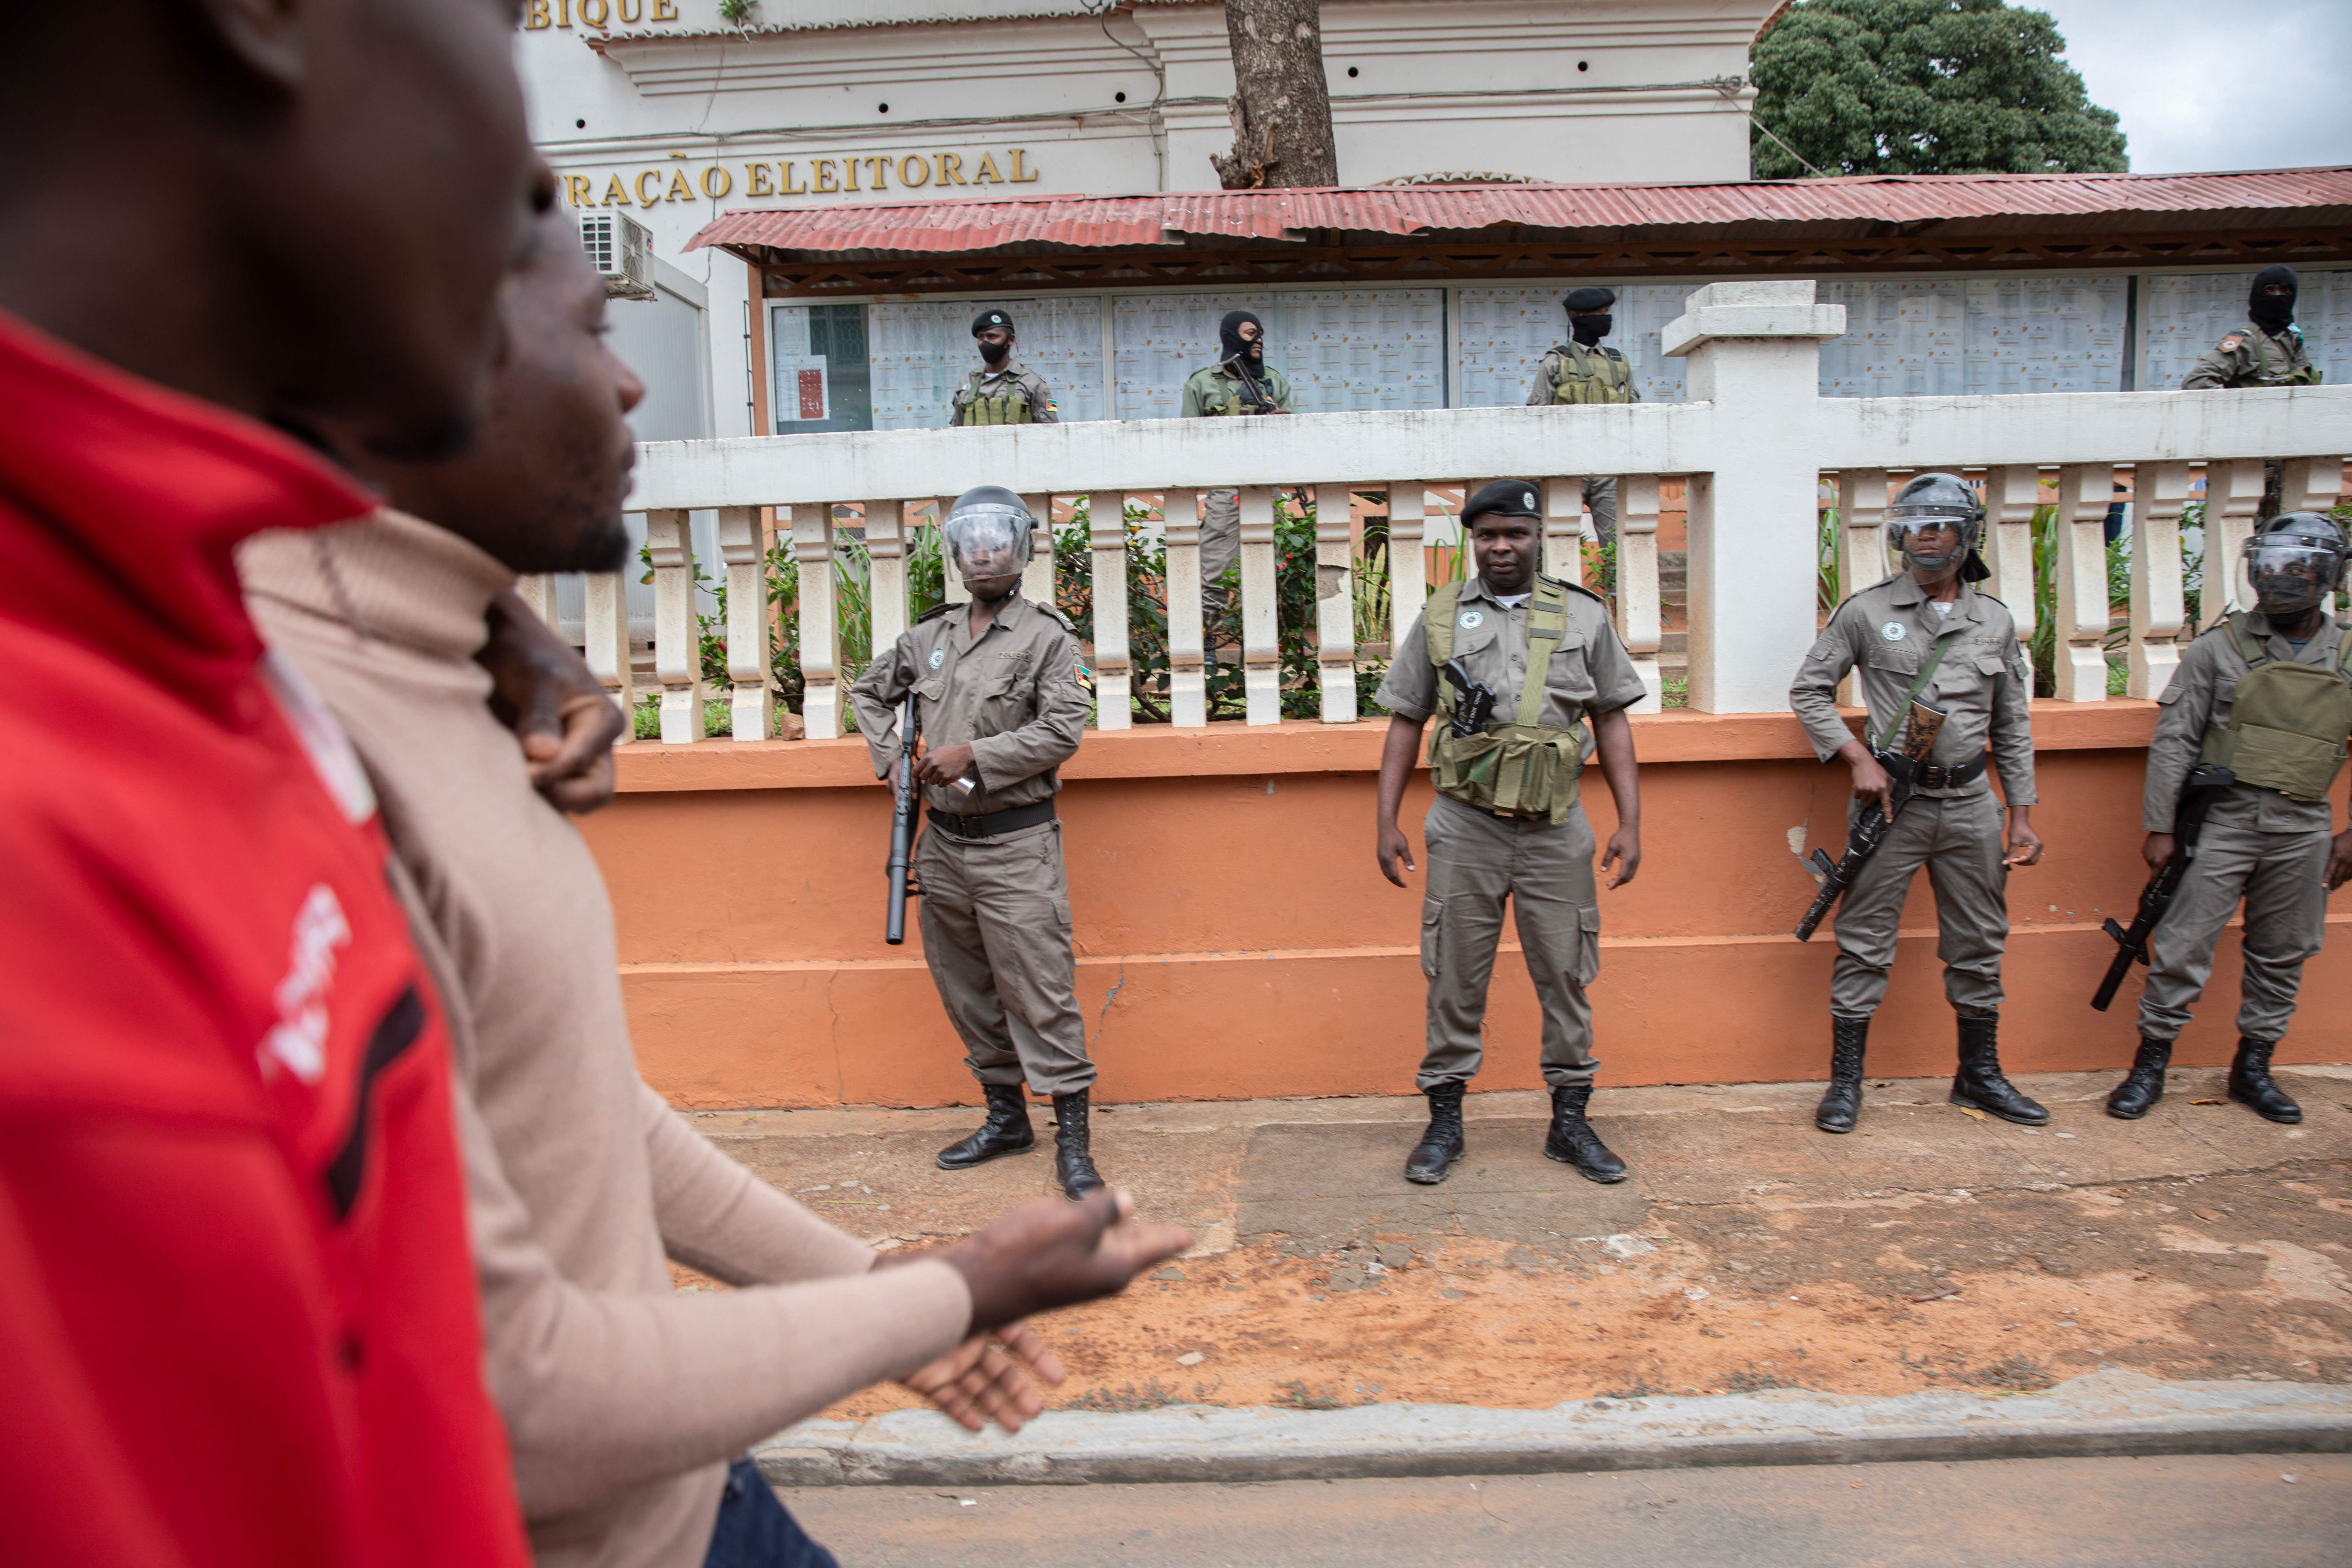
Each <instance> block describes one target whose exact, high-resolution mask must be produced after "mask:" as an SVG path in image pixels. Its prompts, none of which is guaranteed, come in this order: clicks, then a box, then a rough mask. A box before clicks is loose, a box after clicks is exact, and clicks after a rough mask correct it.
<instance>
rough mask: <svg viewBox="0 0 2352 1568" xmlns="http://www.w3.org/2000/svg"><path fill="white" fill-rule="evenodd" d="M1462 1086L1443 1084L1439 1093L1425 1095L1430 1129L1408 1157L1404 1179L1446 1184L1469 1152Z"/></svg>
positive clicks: (1436, 1089) (1431, 1185)
mask: <svg viewBox="0 0 2352 1568" xmlns="http://www.w3.org/2000/svg"><path fill="white" fill-rule="evenodd" d="M1465 1087H1467V1086H1465V1085H1464V1084H1461V1083H1458V1082H1457V1083H1441V1084H1439V1085H1438V1086H1437V1087H1436V1088H1435V1089H1423V1090H1422V1092H1423V1094H1425V1095H1427V1096H1428V1097H1429V1125H1428V1127H1427V1128H1425V1129H1423V1131H1422V1134H1421V1142H1419V1143H1417V1144H1415V1145H1413V1151H1412V1153H1410V1154H1408V1155H1406V1156H1405V1161H1404V1179H1405V1180H1406V1181H1408V1182H1418V1183H1420V1184H1422V1185H1423V1186H1424V1187H1433V1186H1435V1185H1436V1184H1438V1183H1440V1182H1442V1181H1444V1180H1445V1178H1446V1175H1447V1173H1450V1172H1451V1171H1452V1170H1453V1168H1454V1161H1456V1160H1459V1159H1460V1158H1462V1156H1463V1155H1464V1154H1465V1153H1466V1152H1468V1151H1469V1147H1470V1146H1469V1145H1468V1144H1467V1143H1465V1142H1463V1140H1462V1091H1463V1089H1465Z"/></svg>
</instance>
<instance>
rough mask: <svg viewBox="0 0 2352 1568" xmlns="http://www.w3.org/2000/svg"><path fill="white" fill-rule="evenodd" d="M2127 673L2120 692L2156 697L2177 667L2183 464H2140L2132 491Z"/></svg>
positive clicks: (2185, 496)
mask: <svg viewBox="0 0 2352 1568" xmlns="http://www.w3.org/2000/svg"><path fill="white" fill-rule="evenodd" d="M2132 489H2133V497H2132V499H2133V500H2134V502H2135V503H2136V504H2135V505H2134V506H2133V507H2132V552H2131V648H2130V669H2129V673H2128V674H2127V676H2126V679H2125V683H2124V691H2125V693H2126V695H2127V696H2131V697H2161V696H2163V695H2164V689H2165V688H2166V687H2168V686H2169V685H2171V684H2172V672H2173V671H2174V670H2175V669H2176V668H2179V664H2180V650H2179V647H2176V646H2175V644H2174V640H2173V639H2175V638H2176V637H2179V635H2180V628H2181V623H2182V622H2183V620H2185V619H2186V618H2187V615H2188V611H2187V608H2186V606H2185V605H2183V603H2182V601H2181V593H2180V509H2181V508H2182V507H2184V506H2186V505H2187V504H2188V503H2189V465H2188V464H2187V463H2142V464H2140V465H2139V477H2138V479H2137V482H2136V483H2135V484H2134V485H2133V487H2132Z"/></svg>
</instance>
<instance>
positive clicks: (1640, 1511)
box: [782, 1455, 2352, 1568]
mask: <svg viewBox="0 0 2352 1568" xmlns="http://www.w3.org/2000/svg"><path fill="white" fill-rule="evenodd" d="M2289 1478H2292V1479H2289ZM782 1496H783V1498H784V1500H785V1503H786V1505H787V1506H788V1507H790V1508H791V1509H792V1510H793V1512H794V1513H795V1514H797V1515H798V1516H799V1517H800V1519H801V1520H802V1521H803V1523H804V1524H805V1525H806V1526H807V1527H808V1529H809V1531H810V1532H811V1533H812V1534H814V1536H815V1537H816V1538H817V1539H818V1540H820V1541H822V1542H825V1543H826V1544H827V1545H828V1546H829V1547H831V1548H832V1549H833V1551H834V1552H835V1554H836V1555H837V1556H838V1557H839V1558H840V1560H841V1563H842V1565H843V1568H893V1565H896V1564H902V1563H903V1564H909V1565H911V1564H923V1565H926V1568H931V1565H938V1568H949V1565H971V1568H994V1565H996V1564H1005V1565H1008V1568H1010V1565H1013V1564H1018V1565H1019V1568H1065V1565H1067V1568H1079V1565H1081V1564H1085V1565H1092V1564H1097V1563H1151V1564H1161V1565H1166V1568H1195V1565H1198V1568H1209V1565H1212V1564H1215V1565H1243V1564H1248V1565H1256V1564H1285V1565H1287V1564H1299V1565H1302V1568H1313V1565H1320V1564H1334V1565H1337V1564H1346V1565H1347V1568H1404V1565H1407V1564H1416V1565H1418V1564H1429V1563H1474V1564H1478V1565H1479V1568H1519V1565H1521V1564H1527V1565H1530V1568H1532V1565H1536V1564H1541V1565H1543V1568H1582V1565H1585V1564H1594V1565H1599V1564H1607V1565H1609V1568H1847V1565H1852V1568H2044V1565H2050V1568H2055V1565H2058V1564H2064V1565H2066V1568H2174V1565H2176V1564H2177V1565H2179V1568H2213V1565H2214V1564H2221V1563H2227V1564H2230V1565H2231V1568H2344V1565H2345V1564H2347V1563H2352V1456H2347V1455H2325V1456H2317V1455H2294V1456H2286V1457H2279V1456H2264V1455H2232V1456H2225V1457H2192V1458H2142V1459H2000V1460H1988V1461H1983V1462H1979V1463H1974V1464H1915V1465H1857V1466H1802V1467H1788V1468H1756V1469H1688V1470H1648V1471H1640V1472H1632V1473H1626V1474H1619V1475H1560V1476H1503V1477H1496V1478H1492V1479H1485V1480H1470V1479H1461V1478H1454V1479H1441V1480H1386V1481H1382V1480H1359V1481H1284V1482H1274V1483H1268V1484H1263V1485H1242V1486H1218V1485H1202V1486H1181V1485H1171V1486H1068V1487H1046V1486H1040V1487H1017V1488H1016V1487H1005V1488H968V1489H963V1490H961V1491H954V1490H945V1489H931V1488H897V1487H824V1488H804V1489H787V1490H785V1491H784V1492H783V1493H782Z"/></svg>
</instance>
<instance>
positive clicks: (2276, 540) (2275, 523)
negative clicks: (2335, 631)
mask: <svg viewBox="0 0 2352 1568" xmlns="http://www.w3.org/2000/svg"><path fill="white" fill-rule="evenodd" d="M2347 554H2352V546H2347V542H2346V539H2345V533H2344V528H2343V525H2342V524H2341V523H2338V522H2337V521H2336V520H2335V519H2334V518H2332V517H2329V516H2327V515H2326V513H2324V512H2316V511H2291V512H2288V513H2286V514H2285V515H2284V516H2283V517H2274V518H2273V519H2271V520H2270V521H2269V522H2268V523H2266V524H2264V525H2263V530H2262V531H2261V532H2259V533H2257V534H2255V535H2254V536H2253V537H2252V539H2249V540H2247V541H2246V544H2245V549H2244V550H2243V552H2242V555H2241V558H2242V560H2243V562H2244V563H2245V573H2246V582H2247V583H2248V584H2249V585H2251V586H2252V589H2253V591H2254V608H2256V609H2258V610H2260V611H2261V612H2262V613H2263V616H2264V617H2266V618H2267V619H2270V620H2273V621H2289V622H2292V621H2299V620H2301V619H2302V618H2303V617H2304V616H2306V615H2308V614H2310V613H2311V611H2312V610H2313V609H2314V608H2315V607H2316V606H2317V605H2320V604H2321V603H2322V602H2323V601H2324V600H2326V597H2327V596H2328V595H2331V594H2333V593H2335V592H2336V589H2338V588H2340V587H2342V586H2343V585H2344V563H2345V558H2346V557H2347Z"/></svg>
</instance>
